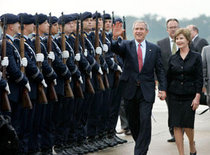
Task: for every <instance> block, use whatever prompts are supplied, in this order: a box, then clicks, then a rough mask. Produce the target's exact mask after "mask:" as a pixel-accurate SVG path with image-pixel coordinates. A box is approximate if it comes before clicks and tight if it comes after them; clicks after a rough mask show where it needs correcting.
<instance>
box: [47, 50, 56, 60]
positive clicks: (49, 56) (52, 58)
mask: <svg viewBox="0 0 210 155" xmlns="http://www.w3.org/2000/svg"><path fill="white" fill-rule="evenodd" d="M48 58H49V59H51V60H52V62H53V61H54V60H55V54H54V52H52V51H50V52H49V53H48Z"/></svg>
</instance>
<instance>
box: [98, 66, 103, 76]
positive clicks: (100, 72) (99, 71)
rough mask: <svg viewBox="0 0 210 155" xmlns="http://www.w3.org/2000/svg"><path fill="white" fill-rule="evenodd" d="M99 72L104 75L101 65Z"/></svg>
mask: <svg viewBox="0 0 210 155" xmlns="http://www.w3.org/2000/svg"><path fill="white" fill-rule="evenodd" d="M98 72H99V73H100V74H101V75H103V71H102V69H101V67H99V69H98Z"/></svg>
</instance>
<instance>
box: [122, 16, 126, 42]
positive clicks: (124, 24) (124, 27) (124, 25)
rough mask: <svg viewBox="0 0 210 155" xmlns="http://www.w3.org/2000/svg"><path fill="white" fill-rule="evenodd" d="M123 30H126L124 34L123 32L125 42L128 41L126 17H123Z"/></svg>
mask: <svg viewBox="0 0 210 155" xmlns="http://www.w3.org/2000/svg"><path fill="white" fill-rule="evenodd" d="M123 29H124V32H123V39H124V40H127V36H126V22H125V16H123Z"/></svg>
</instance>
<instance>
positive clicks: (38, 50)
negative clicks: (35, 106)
mask: <svg viewBox="0 0 210 155" xmlns="http://www.w3.org/2000/svg"><path fill="white" fill-rule="evenodd" d="M35 50H36V54H38V53H41V46H40V38H39V23H38V15H37V13H36V37H35ZM37 67H38V68H39V70H40V72H42V69H41V68H42V62H37ZM38 101H39V103H43V104H47V103H48V101H47V97H46V94H45V91H44V87H43V85H42V84H41V83H39V85H38Z"/></svg>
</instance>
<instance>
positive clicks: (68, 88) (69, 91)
mask: <svg viewBox="0 0 210 155" xmlns="http://www.w3.org/2000/svg"><path fill="white" fill-rule="evenodd" d="M69 83H70V80H65V81H64V90H65V91H64V93H65V97H69V98H74V94H73V91H72V89H71V86H70V84H69Z"/></svg>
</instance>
